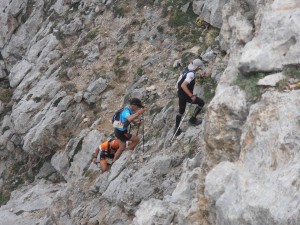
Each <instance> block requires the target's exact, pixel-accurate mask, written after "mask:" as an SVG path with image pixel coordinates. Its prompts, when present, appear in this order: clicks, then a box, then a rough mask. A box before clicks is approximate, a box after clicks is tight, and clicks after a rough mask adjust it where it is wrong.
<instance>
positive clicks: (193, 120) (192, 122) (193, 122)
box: [189, 117, 202, 126]
mask: <svg viewBox="0 0 300 225" xmlns="http://www.w3.org/2000/svg"><path fill="white" fill-rule="evenodd" d="M201 123H202V119H201V118H199V119H197V118H195V117H192V118H190V119H189V124H190V125H192V126H198V125H200V124H201Z"/></svg>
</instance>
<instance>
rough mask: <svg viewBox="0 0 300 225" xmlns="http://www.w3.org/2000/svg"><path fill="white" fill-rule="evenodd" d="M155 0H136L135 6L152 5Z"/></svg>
mask: <svg viewBox="0 0 300 225" xmlns="http://www.w3.org/2000/svg"><path fill="white" fill-rule="evenodd" d="M154 2H155V0H138V1H137V3H136V7H137V8H143V7H145V6H153V3H154Z"/></svg>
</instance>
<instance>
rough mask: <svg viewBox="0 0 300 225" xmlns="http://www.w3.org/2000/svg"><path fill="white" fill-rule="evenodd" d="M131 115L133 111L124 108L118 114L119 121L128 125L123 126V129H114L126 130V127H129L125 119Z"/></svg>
mask: <svg viewBox="0 0 300 225" xmlns="http://www.w3.org/2000/svg"><path fill="white" fill-rule="evenodd" d="M132 114H133V111H132V110H131V109H130V108H129V107H128V106H126V107H125V108H124V110H123V111H122V112H121V113H120V118H119V121H121V122H122V123H125V124H128V125H127V126H124V128H116V129H118V130H119V131H125V130H127V127H128V126H129V121H128V120H127V117H128V116H130V115H132Z"/></svg>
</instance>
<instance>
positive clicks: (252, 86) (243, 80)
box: [234, 73, 265, 101]
mask: <svg viewBox="0 0 300 225" xmlns="http://www.w3.org/2000/svg"><path fill="white" fill-rule="evenodd" d="M264 76H265V74H263V73H257V74H254V75H251V76H247V77H244V76H243V77H240V78H239V79H237V80H236V81H235V83H234V84H235V85H238V86H239V87H240V88H241V89H242V90H244V91H245V92H246V95H247V97H248V99H249V100H250V101H256V100H257V99H258V98H260V96H261V89H260V87H259V86H257V85H256V84H257V82H258V80H260V79H262V78H263V77H264Z"/></svg>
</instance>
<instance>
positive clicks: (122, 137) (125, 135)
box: [115, 128, 132, 142]
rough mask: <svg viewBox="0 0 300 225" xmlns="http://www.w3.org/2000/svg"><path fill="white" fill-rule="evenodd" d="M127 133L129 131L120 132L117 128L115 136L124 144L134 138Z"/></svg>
mask: <svg viewBox="0 0 300 225" xmlns="http://www.w3.org/2000/svg"><path fill="white" fill-rule="evenodd" d="M127 132H128V131H127V130H125V131H120V130H118V129H116V128H115V136H116V138H118V139H119V140H120V141H122V142H126V141H129V140H130V138H131V137H132V134H129V133H127Z"/></svg>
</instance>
